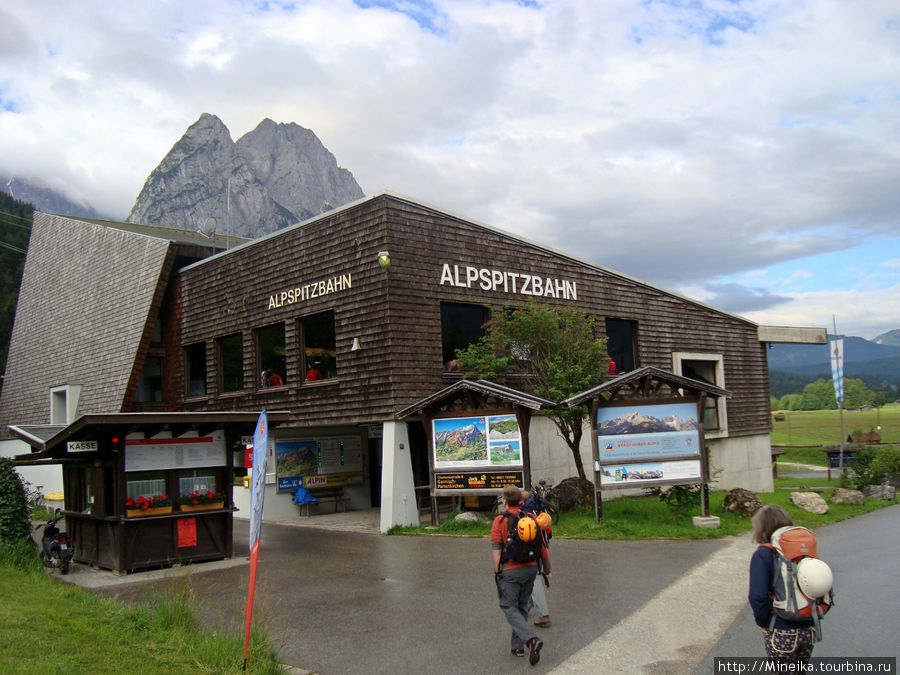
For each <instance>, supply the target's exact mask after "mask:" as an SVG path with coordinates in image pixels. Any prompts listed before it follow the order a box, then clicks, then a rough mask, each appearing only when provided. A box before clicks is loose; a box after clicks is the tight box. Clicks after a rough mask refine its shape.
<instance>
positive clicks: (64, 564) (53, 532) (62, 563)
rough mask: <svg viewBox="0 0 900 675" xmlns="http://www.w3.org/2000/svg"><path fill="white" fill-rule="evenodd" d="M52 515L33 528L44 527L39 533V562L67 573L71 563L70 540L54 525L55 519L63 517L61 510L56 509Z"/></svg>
mask: <svg viewBox="0 0 900 675" xmlns="http://www.w3.org/2000/svg"><path fill="white" fill-rule="evenodd" d="M53 515H54V518H53V519H51V520H48V521H47V522H46V523H44V524H43V525H38V526H37V527H36V528H35V529H38V528H40V527H43V528H44V531H43V533H42V534H41V550H40V553H41V562H42V563H44V565H45V566H47V567H53V568H57V569H59V571H60V572H62V573H63V574H68V573H69V569H70V567H71V564H72V546H71V542H70V541H69V535H68V534H66V533H65V532H60V531H59V528H58V527H57V526H56V523H57V521H59V519H60V518H62V517H63V516H62V512H61V510H60V509H56V512H55V513H54V514H53Z"/></svg>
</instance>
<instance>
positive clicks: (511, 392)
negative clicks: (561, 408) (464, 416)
mask: <svg viewBox="0 0 900 675" xmlns="http://www.w3.org/2000/svg"><path fill="white" fill-rule="evenodd" d="M466 397H469V398H470V399H471V400H472V402H473V406H472V407H478V404H477V403H476V402H481V401H483V400H484V399H493V400H494V401H495V402H496V401H502V402H504V403H506V404H510V403H511V404H513V405H515V406H521V407H523V408H530V409H531V410H542V409H544V408H555V407H556V404H555V403H553V401H548V400H547V399H543V398H540V397H538V396H532V395H531V394H526V393H525V392H523V391H518V390H516V389H511V388H510V387H504V386H503V385H501V384H496V383H495V382H488V381H487V380H458V381H457V382H454V383H453V384H451V385H450V386H449V387H445V388H444V389H441V390H440V391H438V392H435V393H434V394H432V395H431V396H427V397H425V398H423V399H422V400H421V401H417V402H416V403H413V404H412V405H411V406H407V407H406V408H404V409H403V410H401V411H400V412H398V413H397V419H403V418H404V417H409V416H410V415H414V414H416V413H418V412H421V411H422V410H425V409H426V408H430V407H433V406H439V405H441V404H445V403H448V402H453V401H457V400H460V399H464V398H466Z"/></svg>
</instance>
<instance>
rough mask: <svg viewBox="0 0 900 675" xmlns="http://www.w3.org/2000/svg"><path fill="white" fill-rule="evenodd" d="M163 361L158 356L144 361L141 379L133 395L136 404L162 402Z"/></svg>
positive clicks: (149, 357)
mask: <svg viewBox="0 0 900 675" xmlns="http://www.w3.org/2000/svg"><path fill="white" fill-rule="evenodd" d="M162 372H163V360H162V357H160V356H148V357H147V358H145V359H144V367H143V369H142V370H141V379H140V380H139V381H138V386H137V391H136V392H135V394H134V400H135V402H136V403H160V402H162V400H163V399H162V379H163V378H162Z"/></svg>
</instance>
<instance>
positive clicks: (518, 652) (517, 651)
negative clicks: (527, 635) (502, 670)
mask: <svg viewBox="0 0 900 675" xmlns="http://www.w3.org/2000/svg"><path fill="white" fill-rule="evenodd" d="M509 653H510V654H512V655H513V656H525V650H524V649H522V648H521V647H519V648H518V649H510V650H509Z"/></svg>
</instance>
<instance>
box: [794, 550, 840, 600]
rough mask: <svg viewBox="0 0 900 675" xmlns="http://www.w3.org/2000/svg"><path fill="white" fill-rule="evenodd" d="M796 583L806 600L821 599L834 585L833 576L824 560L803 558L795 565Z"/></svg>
mask: <svg viewBox="0 0 900 675" xmlns="http://www.w3.org/2000/svg"><path fill="white" fill-rule="evenodd" d="M797 583H798V584H799V585H800V590H801V591H803V593H804V594H805V595H806V597H808V598H821V597H822V596H823V595H825V594H826V593H827V592H828V591H830V590H831V587H832V586H833V585H834V575H833V574H832V573H831V568H830V567H829V566H828V563H826V562H825V561H824V560H819V559H818V558H804V559H803V560H801V561H800V562H799V563H797Z"/></svg>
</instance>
